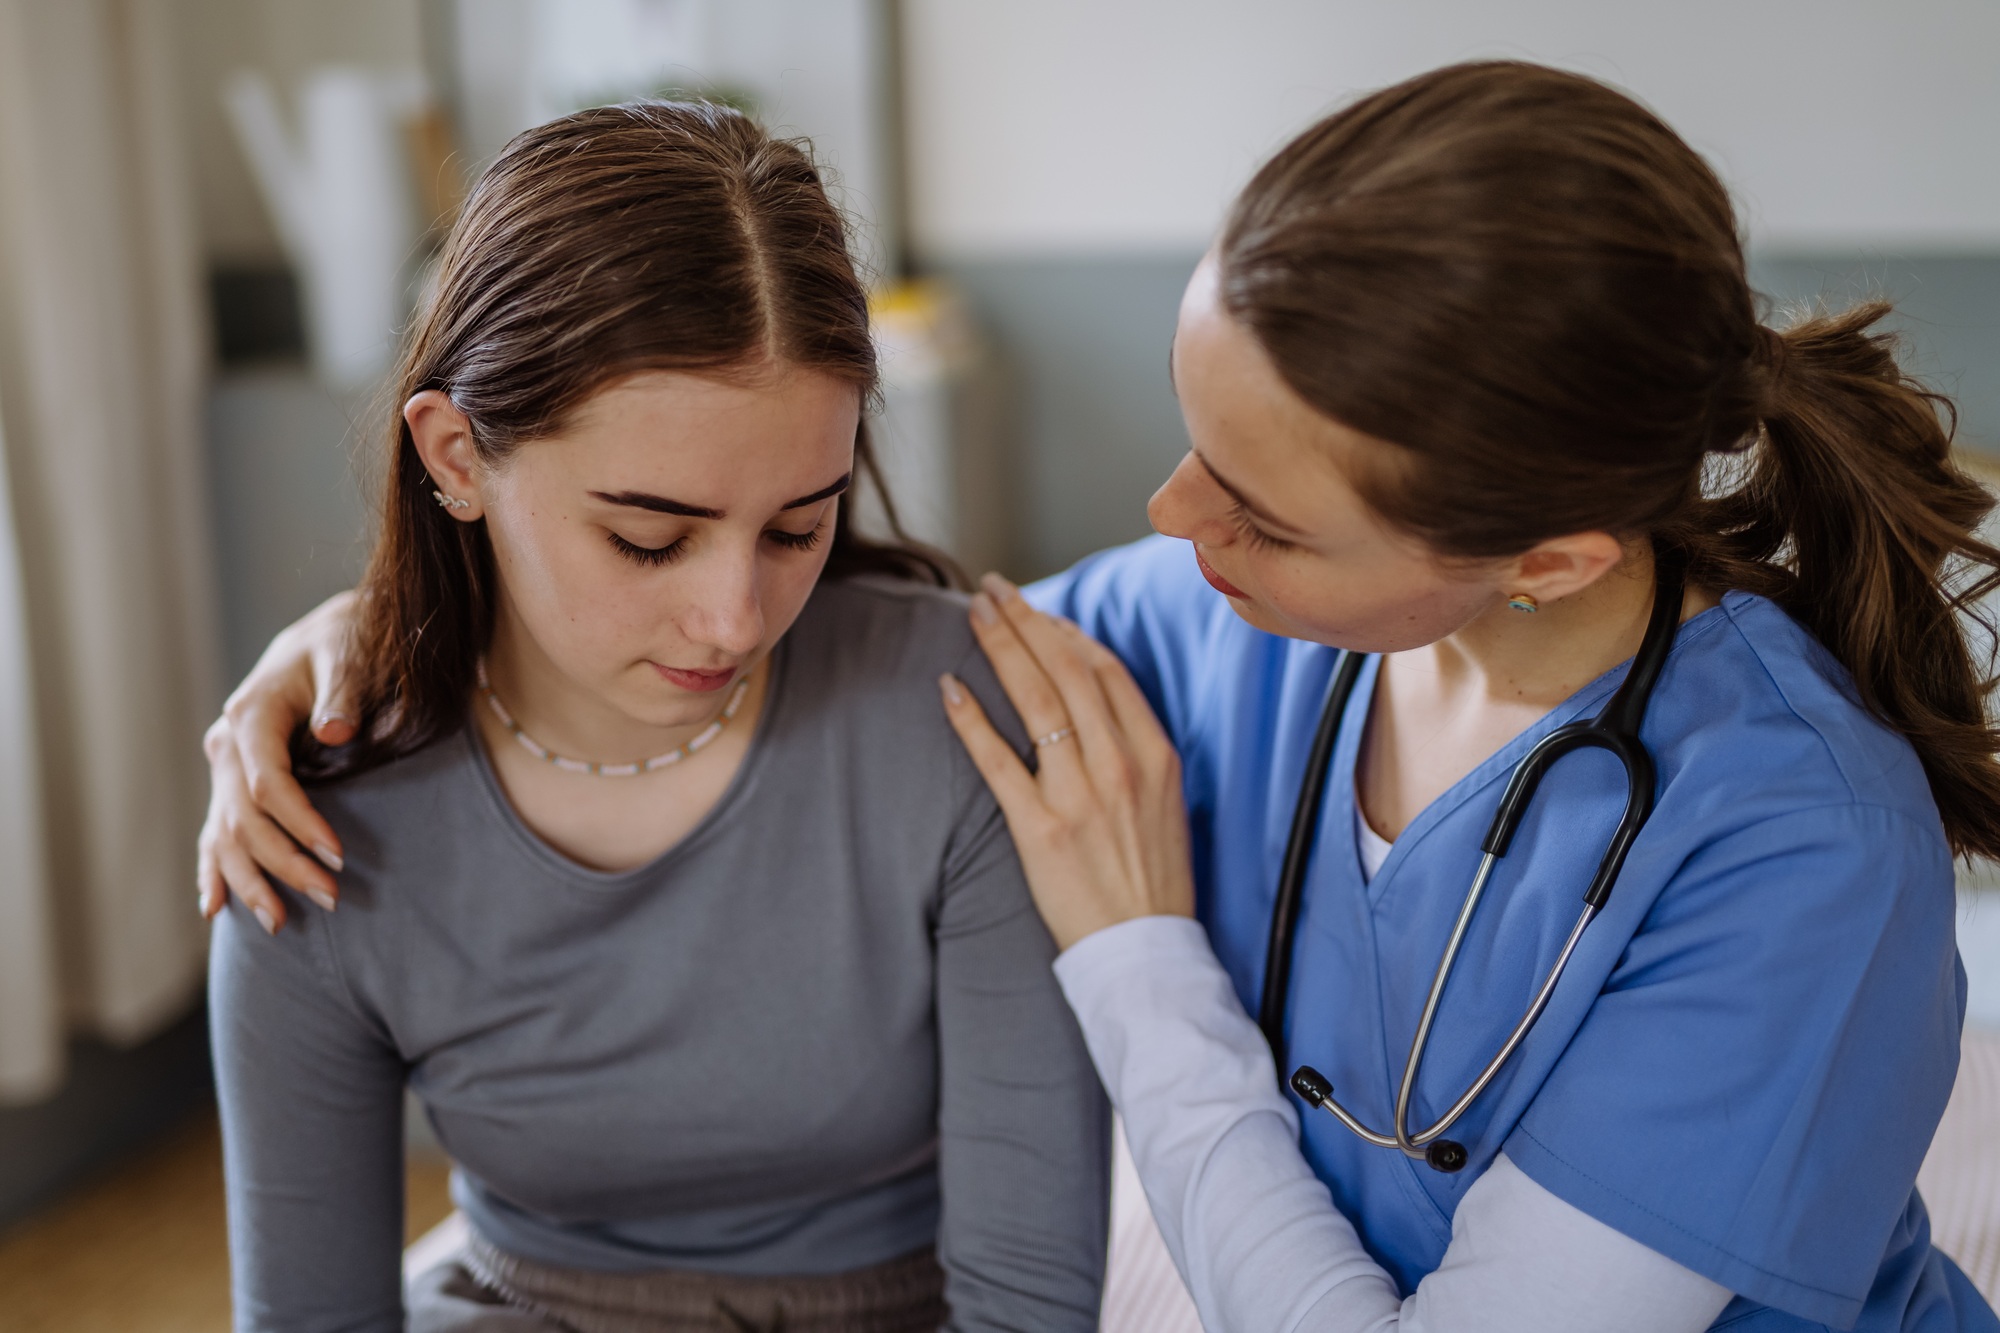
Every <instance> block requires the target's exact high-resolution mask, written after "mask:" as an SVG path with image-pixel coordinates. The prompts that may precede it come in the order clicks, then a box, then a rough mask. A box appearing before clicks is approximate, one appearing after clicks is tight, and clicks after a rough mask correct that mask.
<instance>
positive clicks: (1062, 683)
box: [941, 574, 1194, 949]
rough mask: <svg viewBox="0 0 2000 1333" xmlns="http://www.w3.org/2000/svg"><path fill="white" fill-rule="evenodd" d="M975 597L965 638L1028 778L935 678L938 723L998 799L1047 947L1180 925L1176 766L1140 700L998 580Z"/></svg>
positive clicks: (1092, 647)
mask: <svg viewBox="0 0 2000 1333" xmlns="http://www.w3.org/2000/svg"><path fill="white" fill-rule="evenodd" d="M983 586H984V587H985V589H986V591H984V592H982V593H980V594H979V595H978V596H976V597H974V598H973V600H972V628H973V632H974V633H975V634H976V635H977V636H978V638H979V644H980V647H982V648H984V649H985V650H986V656H987V657H988V658H989V659H990V660H991V661H992V663H993V670H994V672H995V673H996V674H997V675H998V676H999V678H1000V684H1001V685H1002V686H1003V687H1005V689H1006V691H1007V695H1008V697H1009V698H1010V699H1012V700H1013V701H1014V707H1015V708H1016V709H1018V710H1019V712H1020V714H1021V719H1022V721H1023V722H1025V723H1026V724H1027V727H1028V734H1029V735H1030V736H1032V737H1033V738H1034V739H1035V751H1036V755H1037V757H1038V760H1039V762H1038V765H1037V771H1035V772H1033V773H1031V772H1029V771H1028V767H1027V765H1025V764H1023V763H1022V762H1021V758H1020V756H1019V755H1017V754H1016V753H1015V752H1014V747H1013V746H1012V745H1010V744H1008V743H1007V741H1006V740H1005V739H1004V738H1003V737H1002V736H1001V735H1000V733H999V732H997V731H995V730H994V728H993V724H992V723H991V722H990V721H988V720H987V717H986V714H985V712H984V710H982V709H981V708H980V706H979V702H978V701H977V700H976V699H974V698H973V697H972V694H971V692H970V691H969V690H967V689H966V688H965V687H964V685H963V684H961V683H960V682H959V681H958V679H957V678H956V677H953V676H949V675H948V676H946V677H944V679H943V681H942V682H941V684H942V686H943V689H944V700H945V712H946V714H947V715H948V716H949V717H950V718H951V725H952V727H953V728H954V729H955V730H956V731H957V732H958V736H959V739H960V740H962V741H964V742H965V748H966V750H967V751H968V752H969V753H970V754H971V755H972V761H973V763H975V764H977V765H978V766H979V771H980V773H981V774H983V775H984V776H985V778H986V783H987V785H988V786H989V787H991V788H992V789H993V795H994V796H995V798H997V799H998V801H999V802H1000V809H1001V811H1002V812H1003V813H1004V814H1005V815H1006V817H1007V827H1008V829H1009V830H1010V831H1011V832H1012V833H1013V835H1014V844H1015V846H1016V847H1017V848H1019V849H1020V853H1021V865H1022V868H1023V869H1024V870H1025V871H1026V872H1027V876H1028V887H1029V889H1030V890H1031V891H1032V892H1033V893H1034V896H1035V906H1036V907H1038V908H1040V909H1041V913H1042V919H1043V920H1044V921H1046V922H1047V923H1048V927H1049V932H1050V933H1051V934H1052V935H1054V936H1055V941H1056V946H1057V947H1058V948H1062V949H1067V948H1068V947H1069V946H1070V945H1072V944H1074V943H1076V942H1077V941H1078V940H1080V939H1082V938H1083V937H1084V936H1086V935H1089V934H1092V933H1093V932H1095V931H1099V930H1102V929H1104V928H1105V927H1106V926H1115V925H1117V924H1118V923H1119V922H1121V921H1129V920H1132V919H1134V918H1136V917H1142V916H1192V915H1193V914H1194V876H1193V870H1192V868H1191V862H1190V859H1189V854H1188V833H1187V805H1186V802H1185V798H1184V797H1183V796H1182V794H1181V763H1180V756H1179V755H1178V754H1177V753H1176V752H1175V751H1174V747H1173V743H1172V742H1171V741H1170V740H1168V739H1167V734H1166V732H1165V731H1164V730H1163V729H1162V728H1161V726H1160V723H1159V719H1157V718H1155V717H1154V716H1153V710H1152V708H1151V706H1150V705H1148V704H1147V702H1146V696H1145V695H1143V694H1141V693H1140V692H1139V687H1138V685H1136V684H1135V683H1133V680H1132V677H1131V674H1130V673H1128V672H1127V671H1126V670H1125V666H1124V663H1122V662H1120V661H1119V660H1118V659H1117V657H1115V656H1114V655H1113V654H1112V653H1111V651H1110V650H1109V649H1107V648H1105V647H1104V646H1103V645H1102V644H1100V643H1098V642H1096V641H1095V640H1093V639H1091V638H1090V637H1089V636H1088V635H1086V634H1084V632H1083V631H1082V630H1080V629H1078V628H1077V627H1076V626H1075V625H1073V624H1071V623H1070V622H1069V621H1067V620H1061V619H1058V618H1056V617H1054V616H1048V615H1044V614H1042V613H1041V612H1040V611H1037V610H1035V609H1034V608H1033V607H1031V606H1029V605H1028V604H1027V602H1025V601H1023V600H1022V598H1021V595H1020V592H1019V590H1018V589H1016V588H1015V587H1014V585H1013V584H1011V583H1008V582H1007V581H1006V580H1005V579H1002V578H1000V577H999V576H998V575H995V574H988V575H987V576H986V578H985V580H984V581H983Z"/></svg>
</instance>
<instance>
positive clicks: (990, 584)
mask: <svg viewBox="0 0 2000 1333" xmlns="http://www.w3.org/2000/svg"><path fill="white" fill-rule="evenodd" d="M979 586H980V587H982V588H984V589H986V591H988V592H990V593H992V594H993V596H994V598H995V599H996V600H998V601H1003V602H1004V601H1006V600H1007V599H1008V598H1009V597H1012V596H1013V595H1014V594H1015V593H1016V592H1018V591H1019V589H1017V588H1016V587H1015V586H1014V585H1013V584H1011V583H1009V582H1007V580H1005V579H1003V578H1001V577H1000V576H999V575H998V574H995V573H993V572H992V571H990V570H989V571H988V572H986V573H985V574H982V575H980V577H979Z"/></svg>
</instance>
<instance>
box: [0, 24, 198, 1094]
mask: <svg viewBox="0 0 2000 1333" xmlns="http://www.w3.org/2000/svg"><path fill="white" fill-rule="evenodd" d="M167 13H168V11H167V7H166V6H164V5H161V4H158V3H155V2H154V0H0V462H4V464H5V466H4V469H0V471H4V476H0V1101H21V1100H30V1099H33V1098H35V1097H39V1096H43V1095H46V1094H47V1093H48V1092H50V1091H52V1090H53V1089H54V1088H55V1087H57V1086H58V1085H59V1084H60V1082H61V1078H62V1072H63V1069H62V1052H63V1043H64V1039H65V1037H66V1036H67V1035H68V1034H69V1033H72V1032H88V1033H91V1034H93V1035H96V1036H100V1037H102V1038H105V1039H107V1040H110V1041H112V1042H115V1043H120V1044H127V1043H132V1042H136V1041H140V1040H143V1039H144V1038H145V1037H147V1036H149V1035H151V1034H152V1033H154V1032H156V1031H158V1030H159V1029H160V1028H161V1027H162V1026H164V1025H166V1024H168V1023H171V1022H172V1021H173V1020H174V1019H175V1018H177V1017H179V1016H180V1015H182V1014H184V1013H185V1012H186V1011H187V1007H188V1006H189V1004H190V1003H191V1002H192V999H193V997H194V995H195V993H196V991H197V988H198V987H199V985H200V979H201V970H202V957H203V945H204V940H205V931H204V930H203V928H202V926H201V924H200V922H199V920H198V919H197V917H196V914H195V908H194V901H195V899H194V892H195V891H194V876H193V866H194V834H195V830H196V828H197V826H198V822H199V817H200V804H201V798H202V794H203V789H204V786H205V783H204V780H203V770H202V766H201V757H200V748H199V747H200V729H201V726H202V724H203V721H204V719H205V717H206V716H207V715H208V714H209V712H210V711H211V710H212V709H213V707H214V706H215V702H216V663H215V660H214V659H215V644H216V639H217V636H216V628H215V613H214V605H213V603H214V596H213V593H212V591H211V585H212V582H213V577H212V566H211V563H210V560H209V557H208V554H207V550H208V547H207V533H208V531H209V528H208V524H207V517H206V512H205V510H206V505H205V499H204V497H205V496H206V494H207V488H206V483H205V480H204V477H203V469H202V448H201V430H200V427H201V406H202V389H203V383H204V378H205V375H206V365H207V347H206V341H205V335H204V325H203V315H202V300H201V293H200V261H199V256H198V245H197V242H196V237H195V229H194V222H193V212H192V208H191V205H190V201H189V199H188V197H187V186H188V175H187V172H186V170H185V169H184V167H183V161H184V159H183V155H182V151H181V145H180V144H179V142H178V134H179V129H180V125H181V120H180V117H179V116H178V114H177V112H176V108H175V106H174V96H173V80H172V57H171V47H170V36H171V34H170V33H168V32H167V31H166V29H165V24H166V23H167V21H168V17H167Z"/></svg>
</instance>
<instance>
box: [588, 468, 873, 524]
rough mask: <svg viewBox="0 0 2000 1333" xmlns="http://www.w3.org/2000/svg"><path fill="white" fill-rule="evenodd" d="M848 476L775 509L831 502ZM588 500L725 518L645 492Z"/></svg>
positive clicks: (720, 513)
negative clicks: (822, 501) (823, 501)
mask: <svg viewBox="0 0 2000 1333" xmlns="http://www.w3.org/2000/svg"><path fill="white" fill-rule="evenodd" d="M853 481H854V474H853V473H852V472H848V473H844V474H842V476H841V478H840V480H839V481H836V482H834V483H833V484H832V485H831V486H822V487H820V488H819V489H818V490H816V491H814V492H813V493H812V494H811V495H801V496H800V497H799V498H798V499H796V500H787V501H785V503H783V504H781V505H779V506H778V508H779V509H780V510H786V509H804V508H805V507H806V506H807V505H816V504H818V503H819V502H820V501H821V500H831V499H832V498H833V497H834V496H836V495H839V494H840V493H841V492H842V491H844V490H846V489H847V488H848V486H850V485H851V484H853ZM590 498H591V499H593V500H602V501H604V503H606V504H614V505H628V506H630V507H631V508H633V509H650V510H652V511H653V512H654V513H656V514H678V515H680V516H681V517H683V518H727V517H728V515H727V514H726V513H724V512H723V511H722V510H720V509H710V508H708V507H706V506H705V505H691V504H687V503H685V502H683V501H680V500H669V499H668V498H667V497H666V496H664V495H649V494H647V493H646V492H645V491H592V492H591V493H590Z"/></svg>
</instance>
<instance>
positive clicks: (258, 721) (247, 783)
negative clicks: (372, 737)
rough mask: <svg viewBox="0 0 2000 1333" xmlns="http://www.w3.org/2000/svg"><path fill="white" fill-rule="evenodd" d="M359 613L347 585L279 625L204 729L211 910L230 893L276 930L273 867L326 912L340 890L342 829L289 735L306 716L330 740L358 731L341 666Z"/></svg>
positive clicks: (203, 892)
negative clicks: (299, 768) (299, 770)
mask: <svg viewBox="0 0 2000 1333" xmlns="http://www.w3.org/2000/svg"><path fill="white" fill-rule="evenodd" d="M353 618H354V594H353V593H351V592H344V593H340V594H338V595H336V596H334V597H329V598H328V599H327V600H326V601H324V602H322V603H321V604H320V605H319V606H318V607H316V608H315V609H313V610H312V611H310V612H308V613H307V614H306V615H305V616H303V617H301V618H300V619H299V620H298V621H296V622H294V623H293V624H291V625H289V626H287V627H286V628H285V629H283V630H281V631H279V633H278V636H277V637H276V638H274V639H272V640H271V645H270V647H268V648H266V649H265V650H264V655H263V656H262V657H260V658H258V659H257V665H256V666H255V667H253V668H252V669H251V671H250V674H249V675H248V676H246V677H245V678H244V680H243V683H242V684H241V685H238V686H237V687H236V689H235V692H234V693H232V694H231V695H230V696H229V701H228V703H226V704H225V705H223V710H222V716H221V717H219V718H217V719H216V720H215V723H214V725H212V726H210V727H209V729H208V734H207V736H205V737H204V738H203V741H202V748H203V750H204V751H205V752H206V754H207V755H208V783H209V798H208V818H207V819H206V820H205V821H204V822H203V824H202V827H201V840H200V843H199V857H198V861H197V868H196V872H195V877H196V884H197V887H198V890H199V893H198V901H199V904H200V908H201V914H202V915H203V916H204V917H207V918H210V919H213V918H214V916H215V914H216V913H217V912H219V911H221V910H222V906H223V902H224V900H225V899H226V898H227V897H228V895H229V894H232V893H233V894H235V895H236V897H237V898H239V899H240V900H242V902H243V905H244V906H246V907H248V908H249V909H250V911H251V913H252V914H253V915H255V917H256V918H257V922H258V924H259V925H261V926H262V927H263V928H264V930H265V931H266V932H267V933H272V934H275V933H276V932H277V931H278V930H279V929H280V928H282V927H283V926H284V924H285V915H286V913H285V904H284V901H283V900H282V899H281V898H280V897H279V895H278V894H277V893H276V892H275V891H273V889H272V888H271V885H270V882H269V881H268V880H266V879H265V878H264V877H265V875H267V874H270V875H276V876H277V877H278V878H279V879H281V880H283V881H284V882H285V883H287V884H289V885H291V886H292V887H293V888H295V889H297V890H299V892H301V893H303V894H305V895H306V896H307V897H309V898H311V899H312V900H313V901H315V902H317V903H318V904H319V905H320V906H321V907H324V908H326V909H327V910H328V911H332V910H333V906H334V903H335V901H336V900H337V899H338V898H339V896H340V888H339V885H338V883H337V882H336V881H335V879H334V873H335V872H337V871H338V870H339V869H340V865H341V860H340V838H339V836H338V835H336V834H335V833H334V831H333V827H332V826H331V825H330V824H328V823H327V822H326V820H324V819H322V818H320V814H319V812H318V811H317V810H315V809H313V807H312V802H311V801H310V800H308V799H307V798H306V793H305V789H304V788H303V787H301V786H300V785H299V782H298V779H297V777H296V776H295V775H294V774H293V773H292V756H291V740H292V733H293V732H294V731H296V730H297V729H298V726H299V724H300V723H302V722H304V721H306V720H307V719H308V718H310V719H311V720H312V733H313V735H314V737H315V738H317V739H318V740H320V741H321V742H323V743H325V744H328V745H339V744H341V743H342V742H343V741H346V740H349V739H351V738H352V737H353V735H354V724H353V721H352V720H351V714H352V711H353V710H352V709H351V708H350V707H349V705H348V704H347V702H346V693H345V690H344V688H343V685H342V670H341V668H342V666H343V663H344V659H345V657H346V655H347V651H348V648H347V644H348V629H349V626H350V625H351V623H352V621H353ZM308 853H310V855H308Z"/></svg>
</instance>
